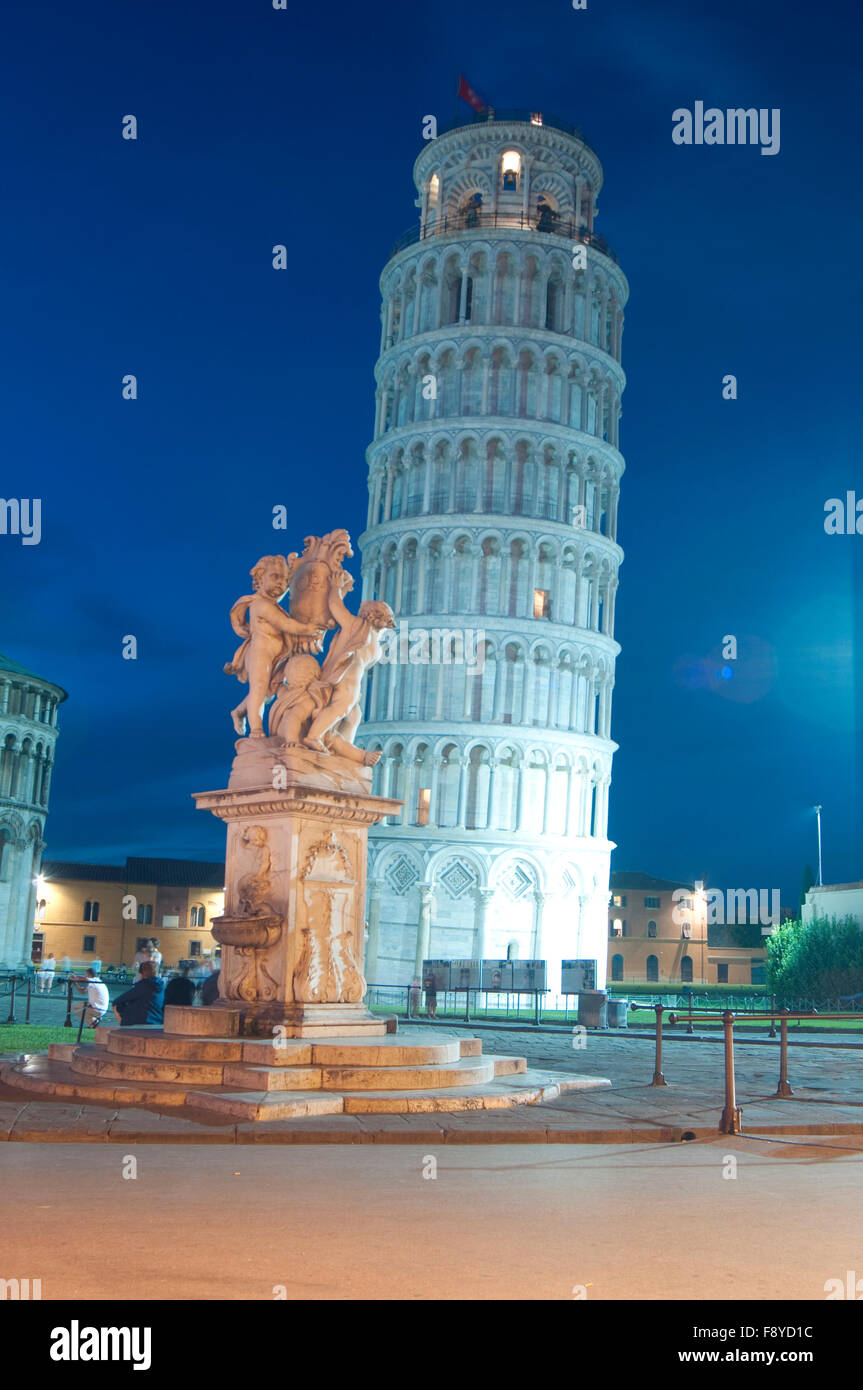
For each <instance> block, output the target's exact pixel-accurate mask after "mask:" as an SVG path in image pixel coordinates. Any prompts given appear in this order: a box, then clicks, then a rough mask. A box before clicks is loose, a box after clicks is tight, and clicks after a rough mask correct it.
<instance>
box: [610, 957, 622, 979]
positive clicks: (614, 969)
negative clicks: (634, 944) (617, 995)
mask: <svg viewBox="0 0 863 1390" xmlns="http://www.w3.org/2000/svg"><path fill="white" fill-rule="evenodd" d="M611 978H612V980H622V979H623V956H612V957H611Z"/></svg>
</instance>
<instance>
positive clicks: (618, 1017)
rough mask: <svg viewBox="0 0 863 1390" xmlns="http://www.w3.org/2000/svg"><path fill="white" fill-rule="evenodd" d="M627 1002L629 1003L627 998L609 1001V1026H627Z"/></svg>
mask: <svg viewBox="0 0 863 1390" xmlns="http://www.w3.org/2000/svg"><path fill="white" fill-rule="evenodd" d="M627 1003H628V1001H627V1000H626V999H609V1001H608V1027H609V1028H625V1027H626V1013H627Z"/></svg>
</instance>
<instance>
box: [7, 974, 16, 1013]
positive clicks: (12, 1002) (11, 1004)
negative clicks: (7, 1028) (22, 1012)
mask: <svg viewBox="0 0 863 1390" xmlns="http://www.w3.org/2000/svg"><path fill="white" fill-rule="evenodd" d="M6 1022H7V1023H14V1022H15V976H14V975H13V976H12V993H11V994H10V995H9V1017H8V1018H7V1020H6Z"/></svg>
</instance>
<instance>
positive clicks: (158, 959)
mask: <svg viewBox="0 0 863 1390" xmlns="http://www.w3.org/2000/svg"><path fill="white" fill-rule="evenodd" d="M150 960H151V961H152V962H153V964H154V965H155V967H156V974H157V975H159V974H161V970H162V952H161V951H160V950H159V943H158V941H157V940H156V938H155V937H153V940H152V941H151V942H150Z"/></svg>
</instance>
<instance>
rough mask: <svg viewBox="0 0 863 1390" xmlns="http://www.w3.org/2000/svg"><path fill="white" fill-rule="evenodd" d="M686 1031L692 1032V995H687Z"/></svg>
mask: <svg viewBox="0 0 863 1390" xmlns="http://www.w3.org/2000/svg"><path fill="white" fill-rule="evenodd" d="M686 1031H687V1033H689V1034H691V1033H692V995H691V994H690V996H689V1022H688V1023H687V1025H686Z"/></svg>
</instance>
